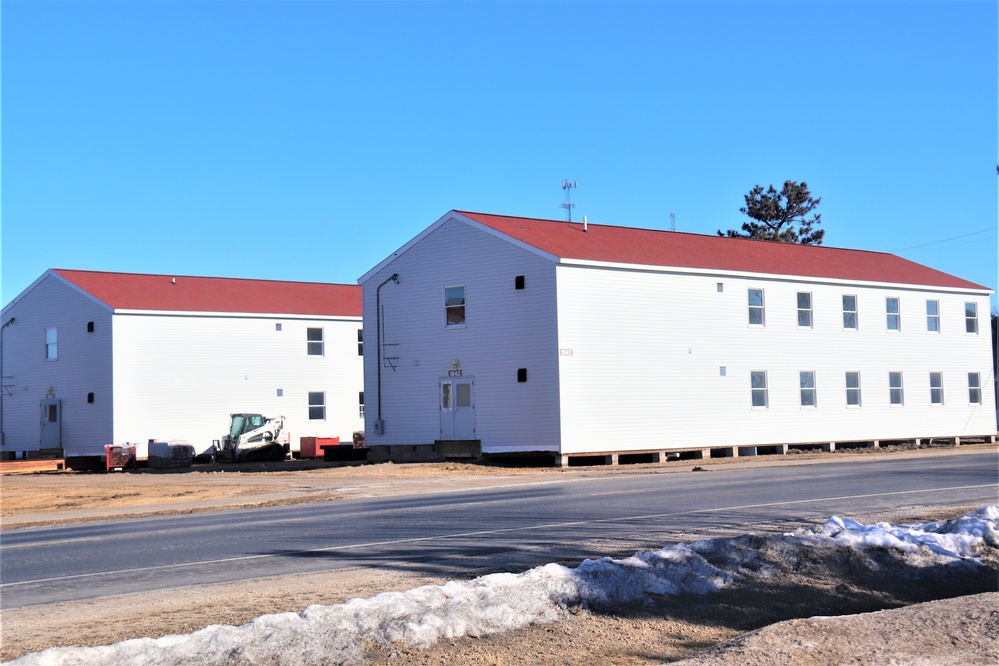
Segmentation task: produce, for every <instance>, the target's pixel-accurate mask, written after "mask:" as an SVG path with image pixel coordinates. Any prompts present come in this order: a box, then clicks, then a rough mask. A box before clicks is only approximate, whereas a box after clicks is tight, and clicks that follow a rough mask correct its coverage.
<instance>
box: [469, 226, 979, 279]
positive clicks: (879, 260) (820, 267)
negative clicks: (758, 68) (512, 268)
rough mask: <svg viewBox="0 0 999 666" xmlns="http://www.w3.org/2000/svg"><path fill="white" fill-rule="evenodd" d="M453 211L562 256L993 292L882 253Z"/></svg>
mask: <svg viewBox="0 0 999 666" xmlns="http://www.w3.org/2000/svg"><path fill="white" fill-rule="evenodd" d="M455 212H456V213H459V214H461V215H464V216H465V217H467V218H469V219H471V220H474V221H476V222H479V223H481V224H484V225H485V226H487V227H490V228H492V229H495V230H496V231H499V232H501V233H503V234H505V235H507V236H510V237H511V238H515V239H517V240H519V241H521V242H524V243H527V244H528V245H531V246H533V247H535V248H537V249H539V250H542V251H544V252H547V253H549V254H552V255H555V256H556V257H559V258H560V259H581V260H585V261H602V262H609V263H615V264H638V265H644V266H669V267H678V268H693V269H704V270H723V271H738V272H749V273H769V274H777V275H800V276H806V277H813V278H832V279H843V280H859V281H864V282H891V283H898V284H913V285H925V286H936V287H953V288H959V289H988V287H983V286H981V285H977V284H975V283H973V282H969V281H967V280H962V279H961V278H959V277H955V276H953V275H949V274H947V273H944V272H941V271H938V270H936V269H933V268H929V267H928V266H923V265H922V264H917V263H915V262H913V261H909V260H908V259H903V258H901V257H897V256H895V255H893V254H887V253H884V252H869V251H866V250H845V249H840V248H833V247H822V246H814V245H797V244H792V243H774V242H771V241H758V240H749V239H740V238H724V237H721V236H703V235H699V234H689V233H682V232H676V231H658V230H654V229H636V228H633V227H615V226H607V225H601V224H589V225H587V230H586V231H585V232H584V231H583V224H582V223H581V222H559V221H555V220H539V219H533V218H526V217H509V216H505V215H489V214H487V213H470V212H466V211H455Z"/></svg>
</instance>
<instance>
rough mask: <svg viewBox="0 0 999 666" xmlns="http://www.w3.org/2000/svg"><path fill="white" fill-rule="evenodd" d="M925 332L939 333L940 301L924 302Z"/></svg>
mask: <svg viewBox="0 0 999 666" xmlns="http://www.w3.org/2000/svg"><path fill="white" fill-rule="evenodd" d="M926 330H927V331H928V332H930V333H939V332H940V301H926Z"/></svg>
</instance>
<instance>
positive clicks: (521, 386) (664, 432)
mask: <svg viewBox="0 0 999 666" xmlns="http://www.w3.org/2000/svg"><path fill="white" fill-rule="evenodd" d="M394 272H398V274H399V278H400V283H399V284H398V285H395V284H389V285H387V286H386V287H385V288H383V289H382V291H381V302H382V304H383V305H385V320H384V322H383V323H384V325H385V338H386V341H387V342H388V343H390V344H392V345H394V346H392V347H387V348H386V349H390V350H391V354H392V355H394V356H396V357H397V358H396V360H394V361H393V363H395V366H396V367H395V369H394V370H393V369H391V368H389V367H387V366H385V367H383V368H382V375H383V391H384V395H383V400H382V402H383V405H382V406H383V409H384V411H385V414H384V417H383V418H384V419H385V427H386V431H385V434H384V435H382V436H377V435H372V430H373V428H372V421H373V419H374V418H376V411H377V410H376V397H375V396H374V393H373V392H374V391H375V374H376V372H375V371H376V364H375V362H374V356H375V354H374V353H373V352H370V350H369V353H368V354H366V355H365V359H366V364H365V372H366V386H367V392H368V396H367V397H368V403H369V404H368V405H367V408H366V414H367V421H368V428H367V435H368V438H369V443H374V444H375V445H377V444H378V443H383V444H431V443H432V442H433V440H434V439H435V438H436V433H438V432H439V430H440V423H439V411H440V408H439V404H438V403H439V395H438V394H439V380H440V378H441V377H445V378H446V377H447V372H448V370H449V369H451V368H452V362H454V361H458V362H459V369H460V370H461V371H462V372H463V373H464V376H465V377H470V376H471V377H474V380H475V398H476V399H475V410H476V411H475V417H476V437H477V438H478V439H480V440H481V442H482V446H483V450H484V451H486V452H512V451H541V450H544V451H559V452H562V453H566V454H582V453H589V452H600V453H605V452H618V451H639V450H660V449H674V450H675V449H692V448H699V447H716V446H754V445H767V444H772V443H779V442H788V443H794V442H813V441H848V440H869V439H892V438H906V437H917V436H919V437H925V436H941V437H943V436H954V434H955V433H956V434H970V433H972V432H974V433H978V434H981V433H987V432H990V430H992V429H994V428H995V423H994V421H995V415H994V414H990V413H989V412H990V410H983V409H978V410H976V411H974V412H970V411H969V410H968V406H967V405H966V404H963V403H964V401H963V400H962V401H961V403H962V409H961V410H957V409H956V408H955V406H954V405H947V406H946V407H944V408H940V409H934V410H932V412H933V413H932V414H931V413H930V412H931V410H906V411H905V412H904V414H903V413H901V412H900V411H899V410H890V409H889V407H890V405H889V391H888V386H887V378H888V372H889V371H899V372H905V373H906V374H909V375H910V376H911V377H925V376H926V373H928V372H929V370H930V369H931V368H929V367H927V365H926V364H927V362H928V361H929V360H932V362H933V368H932V369H933V370H937V369H940V370H942V371H944V372H946V373H951V372H963V373H965V374H966V373H967V372H968V371H969V370H975V369H978V365H977V363H979V362H981V361H983V360H984V362H985V363H988V362H989V359H990V358H991V356H990V353H991V352H990V347H989V345H987V344H982V343H983V338H986V337H987V336H977V337H975V336H966V335H965V334H964V332H963V331H962V328H961V325H960V323H959V319H957V318H958V317H959V316H960V314H961V313H962V308H963V304H964V302H965V301H970V300H972V299H973V298H974V299H976V301H977V302H978V303H979V306H978V307H979V308H985V307H987V302H988V296H987V295H985V294H978V293H975V294H974V295H971V294H969V293H968V292H963V291H962V292H957V291H948V290H939V291H929V290H923V289H919V288H915V287H912V288H906V287H899V286H898V285H889V286H879V285H868V284H861V283H857V282H837V281H820V280H801V281H799V280H796V279H794V278H793V277H792V276H778V277H775V278H774V279H766V278H765V277H763V276H759V275H752V276H745V275H733V274H724V275H716V274H709V273H704V274H697V273H696V272H689V271H671V270H668V269H662V270H656V269H648V270H630V269H628V268H627V267H619V266H599V265H587V264H584V263H582V262H572V261H558V260H557V259H552V258H550V257H546V256H544V255H543V254H542V253H539V252H533V251H531V250H530V249H526V248H524V247H523V246H522V245H521V244H519V243H517V242H513V241H510V240H508V239H505V238H504V237H503V236H502V235H500V234H497V233H494V232H491V231H488V230H482V229H481V228H478V227H477V226H476V225H474V224H467V223H465V222H463V221H461V219H460V214H459V215H455V216H454V217H451V216H445V217H444V218H442V219H441V220H440V221H439V223H438V224H436V225H434V226H433V227H431V228H429V229H428V230H427V232H426V233H424V234H421V236H420V237H418V238H417V239H416V240H415V241H414V242H413V243H412V244H409V245H407V246H406V247H405V248H403V249H402V250H400V251H399V252H396V253H394V254H393V255H392V257H391V258H390V259H388V260H386V262H384V263H383V264H381V265H379V267H378V269H377V270H374V271H372V272H371V273H369V274H368V275H367V276H365V278H363V283H364V287H365V313H366V315H367V316H368V318H369V320H370V322H369V323H368V326H369V327H370V326H373V325H374V296H375V294H374V287H376V286H377V285H378V284H380V283H381V282H382V281H384V280H385V279H386V278H388V277H389V276H390V275H391V274H392V273H394ZM525 274H526V281H525V285H526V288H525V289H523V290H517V289H515V287H514V282H515V281H514V279H515V277H516V276H517V275H525ZM722 281H724V288H723V289H722V290H719V289H718V284H719V282H722ZM450 285H464V286H465V287H466V289H467V294H468V296H469V299H468V307H469V308H474V313H473V312H472V311H471V310H470V311H469V316H468V319H467V328H466V329H465V330H464V331H462V332H460V333H458V334H457V335H451V333H452V332H449V331H446V330H443V328H442V324H441V319H442V313H441V310H442V307H443V304H442V289H443V287H444V286H450ZM473 290H474V291H473ZM749 290H759V291H760V292H762V293H761V295H763V294H765V302H764V303H763V304H762V305H763V306H764V307H765V323H766V326H765V327H763V326H754V327H752V330H747V329H748V328H749V327H748V321H747V319H748V314H747V309H748V307H749V302H748V292H749ZM802 292H806V293H809V294H811V301H812V303H811V305H812V308H811V310H812V330H811V331H809V333H808V334H807V335H804V334H803V331H801V330H800V329H799V328H798V326H797V294H798V293H802ZM473 294H474V297H473V296H472V295H473ZM844 294H846V295H848V296H852V297H853V299H851V300H853V301H854V302H853V303H847V305H852V306H853V307H852V308H850V309H849V311H848V312H847V313H846V314H856V315H857V316H858V317H859V313H861V312H866V313H873V319H872V322H873V323H872V324H871V325H865V326H864V327H859V325H858V327H857V328H855V329H847V330H849V331H850V333H849V335H845V334H844V328H845V326H844V324H849V322H846V321H845V320H844V298H843V297H844ZM888 297H892V298H900V297H901V298H902V300H906V301H907V302H908V300H909V299H910V298H911V300H912V302H913V303H919V302H925V300H926V299H933V300H939V301H940V312H941V333H940V335H939V336H934V337H932V338H930V337H928V336H927V335H926V334H925V329H924V326H925V319H924V317H925V312H924V311H923V308H922V307H921V306H920V307H911V308H905V309H904V310H903V311H902V312H900V313H899V316H900V327H901V330H900V332H899V333H898V334H893V335H890V336H888V335H885V333H884V331H885V329H884V328H883V325H881V324H878V316H877V315H879V314H880V313H882V312H884V309H885V300H886V298H888ZM480 316H482V317H488V322H480V320H479V318H480ZM952 319H953V321H952ZM854 320H855V321H856V317H854ZM524 322H531V325H530V326H525V325H524ZM949 322H950V323H949ZM857 323H858V324H859V322H857ZM369 330H370V329H369ZM368 337H369V341H368V344H369V346H370V345H373V344H374V336H373V334H372V335H369V336H368ZM806 338H807V344H802V340H803V339H806ZM622 340H626V343H625V344H623V343H622ZM928 341H930V342H928ZM986 342H987V340H986ZM928 344H933V345H934V347H933V348H932V349H931V350H930V349H928V348H927V345H928ZM969 359H978V361H976V364H975V365H972V366H970V367H969V362H970V361H969ZM520 368H526V369H527V377H528V378H529V381H527V382H523V383H518V382H517V381H516V377H517V371H518V369H520ZM722 368H724V371H722ZM801 368H808V370H809V371H810V372H814V373H815V377H816V379H817V381H821V382H822V385H823V399H822V400H821V401H819V400H816V403H817V404H816V406H815V407H814V408H809V409H802V408H801V393H800V391H801V386H800V374H799V373H800V372H801ZM764 369H765V370H766V373H767V394H768V395H767V402H768V405H769V408H768V409H752V401H751V395H750V394H751V386H750V373H751V372H753V371H761V370H764ZM848 371H851V372H857V373H859V375H860V377H861V378H862V380H863V384H864V385H863V388H864V389H867V390H866V391H864V395H863V396H862V398H863V407H862V408H856V407H855V408H851V409H850V410H849V413H848V418H844V409H845V408H846V389H845V386H844V384H843V382H844V379H843V378H844V376H845V373H846V372H848ZM982 372H985V370H982ZM954 376H960V375H954ZM823 378H826V379H823ZM611 386H614V387H617V388H618V389H619V390H610V388H609V387H611ZM982 390H983V400H984V402H988V400H989V399H991V394H992V385H991V383H989V382H983V387H982ZM951 402H952V403H953V402H954V401H951ZM903 415H904V417H905V418H900V417H902V416H903ZM705 424H708V426H706V425H705Z"/></svg>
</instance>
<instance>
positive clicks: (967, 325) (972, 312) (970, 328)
mask: <svg viewBox="0 0 999 666" xmlns="http://www.w3.org/2000/svg"><path fill="white" fill-rule="evenodd" d="M964 330H965V331H966V332H968V333H974V334H976V335H977V334H978V303H965V304H964Z"/></svg>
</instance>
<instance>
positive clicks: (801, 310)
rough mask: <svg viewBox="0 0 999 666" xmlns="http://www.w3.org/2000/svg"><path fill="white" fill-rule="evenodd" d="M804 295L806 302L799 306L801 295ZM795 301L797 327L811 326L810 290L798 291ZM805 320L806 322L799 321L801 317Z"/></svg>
mask: <svg viewBox="0 0 999 666" xmlns="http://www.w3.org/2000/svg"><path fill="white" fill-rule="evenodd" d="M802 296H805V297H807V298H808V304H807V305H806V306H805V307H801V297H802ZM796 303H797V305H798V328H812V321H813V317H812V292H810V291H799V292H798V295H797V297H796ZM803 317H804V319H805V320H806V323H804V324H803V323H801V321H802V318H803Z"/></svg>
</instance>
